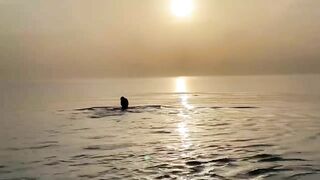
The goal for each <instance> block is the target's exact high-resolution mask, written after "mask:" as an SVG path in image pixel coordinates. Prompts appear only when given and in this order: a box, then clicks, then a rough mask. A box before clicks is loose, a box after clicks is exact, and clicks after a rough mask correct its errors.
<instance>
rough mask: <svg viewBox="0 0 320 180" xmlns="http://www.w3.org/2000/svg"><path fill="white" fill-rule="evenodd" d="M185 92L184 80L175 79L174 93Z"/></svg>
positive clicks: (181, 78) (182, 78) (180, 78)
mask: <svg viewBox="0 0 320 180" xmlns="http://www.w3.org/2000/svg"><path fill="white" fill-rule="evenodd" d="M186 91H187V87H186V80H185V78H184V77H178V78H176V92H179V93H184V92H186Z"/></svg>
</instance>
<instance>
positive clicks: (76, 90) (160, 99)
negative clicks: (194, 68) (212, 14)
mask: <svg viewBox="0 0 320 180" xmlns="http://www.w3.org/2000/svg"><path fill="white" fill-rule="evenodd" d="M0 90H1V110H0V113H1V127H0V143H1V146H0V179H14V178H30V179H32V178H34V179H39V178H40V179H91V178H95V179H175V178H176V179H254V178H256V179H284V178H289V179H319V178H320V143H319V142H320V121H319V119H320V93H319V92H320V76H319V75H305V76H301V75H295V76H252V77H193V78H158V79H156V78H149V79H101V80H64V81H53V80H52V81H46V82H45V81H37V82H13V81H3V82H2V83H1V86H0ZM121 95H125V96H127V97H128V98H129V101H130V106H131V108H130V109H129V110H128V111H126V112H123V111H120V110H119V109H118V106H119V105H118V104H119V97H120V96H121Z"/></svg>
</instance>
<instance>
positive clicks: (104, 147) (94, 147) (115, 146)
mask: <svg viewBox="0 0 320 180" xmlns="http://www.w3.org/2000/svg"><path fill="white" fill-rule="evenodd" d="M135 145H136V144H134V143H123V144H103V145H92V146H87V147H85V148H83V149H84V150H115V149H122V148H128V147H132V146H135Z"/></svg>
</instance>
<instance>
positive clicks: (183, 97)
mask: <svg viewBox="0 0 320 180" xmlns="http://www.w3.org/2000/svg"><path fill="white" fill-rule="evenodd" d="M186 82H187V80H186V78H184V77H178V78H176V92H177V93H179V94H178V98H179V99H180V104H181V108H180V110H179V114H178V116H179V117H181V122H180V123H178V125H177V131H178V133H179V135H180V138H181V143H182V144H181V148H182V149H188V148H190V146H192V143H191V140H190V137H189V136H190V133H189V128H188V122H189V120H190V119H191V117H190V110H191V109H193V106H192V105H191V104H189V101H188V100H189V96H190V95H189V94H186V93H187V83H186Z"/></svg>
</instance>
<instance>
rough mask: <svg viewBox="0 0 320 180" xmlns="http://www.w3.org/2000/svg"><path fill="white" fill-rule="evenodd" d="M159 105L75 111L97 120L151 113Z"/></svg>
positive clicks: (157, 108) (105, 107) (103, 107)
mask: <svg viewBox="0 0 320 180" xmlns="http://www.w3.org/2000/svg"><path fill="white" fill-rule="evenodd" d="M162 107H163V106H161V105H144V106H132V107H129V108H128V109H127V110H125V111H123V110H122V109H121V108H120V107H114V106H101V107H89V108H81V109H75V110H76V111H79V112H82V113H83V114H84V115H88V114H89V116H88V117H89V118H92V119H98V118H103V117H110V116H122V115H124V114H126V113H142V112H152V111H156V110H159V109H161V108H162Z"/></svg>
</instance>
